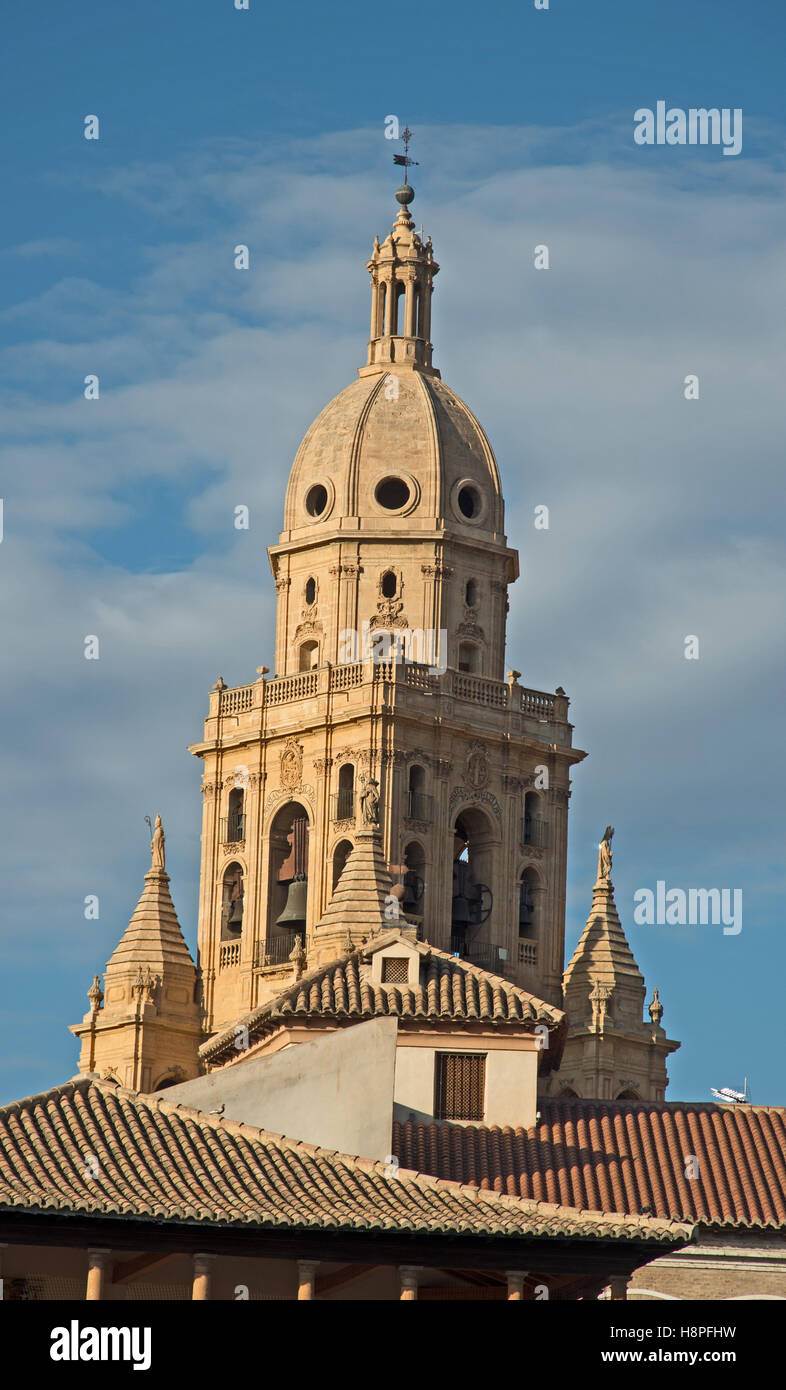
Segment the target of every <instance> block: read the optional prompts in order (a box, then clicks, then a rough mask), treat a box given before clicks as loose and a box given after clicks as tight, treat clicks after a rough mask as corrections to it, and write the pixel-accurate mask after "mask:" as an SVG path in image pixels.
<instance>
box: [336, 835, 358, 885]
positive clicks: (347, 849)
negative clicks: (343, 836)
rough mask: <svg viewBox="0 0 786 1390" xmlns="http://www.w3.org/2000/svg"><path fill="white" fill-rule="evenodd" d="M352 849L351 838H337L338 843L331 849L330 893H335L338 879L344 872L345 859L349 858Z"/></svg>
mask: <svg viewBox="0 0 786 1390" xmlns="http://www.w3.org/2000/svg"><path fill="white" fill-rule="evenodd" d="M352 850H353V845H352V841H351V840H339V842H338V844H337V845H336V847H335V849H334V850H333V873H332V879H331V892H332V893H335V891H336V888H337V886H338V881H339V879H340V878H341V875H342V874H343V872H344V867H345V865H346V862H347V860H348V859H349V856H350V854H351V853H352Z"/></svg>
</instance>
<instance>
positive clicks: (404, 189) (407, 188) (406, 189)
mask: <svg viewBox="0 0 786 1390" xmlns="http://www.w3.org/2000/svg"><path fill="white" fill-rule="evenodd" d="M414 197H415V190H414V188H412V187H411V185H410V184H408V183H402V185H401V187H400V188H397V189H396V202H397V203H400V204H401V206H402V207H403V208H407V207H409V205H410V203H411V202H413V200H414Z"/></svg>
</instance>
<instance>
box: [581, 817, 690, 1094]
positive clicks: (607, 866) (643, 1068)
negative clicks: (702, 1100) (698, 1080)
mask: <svg viewBox="0 0 786 1390" xmlns="http://www.w3.org/2000/svg"><path fill="white" fill-rule="evenodd" d="M613 834H614V829H613V827H612V826H610V825H608V826H607V827H606V831H605V833H604V836H603V839H602V840H601V842H600V845H599V847H598V876H597V878H596V880H595V886H594V888H593V890H592V908H591V909H590V914H589V917H588V918H587V923H586V926H585V927H584V930H583V932H582V934H581V936H580V938H579V941H578V945H577V946H576V949H575V951H574V952H573V955H572V956H571V959H570V962H569V964H568V967H567V969H566V971H565V974H564V976H563V997H564V1005H563V1007H564V1008H565V1011H566V1013H567V1015H568V1040H567V1042H566V1045H565V1052H564V1054H563V1060H562V1063H561V1067H560V1072H561V1075H562V1078H563V1081H562V1084H563V1085H564V1086H566V1087H568V1088H569V1090H570V1092H571V1093H572V1094H575V1095H580V1096H583V1097H585V1098H589V1097H596V1098H599V1099H609V1098H610V1099H625V1100H631V1099H640V1100H656V1101H657V1100H663V1098H664V1095H665V1091H666V1086H667V1084H668V1077H667V1074H666V1057H667V1056H668V1054H669V1053H670V1052H674V1051H676V1049H677V1048H678V1047H679V1043H678V1042H673V1041H671V1040H670V1039H669V1038H667V1037H666V1034H665V1033H664V1031H663V1029H662V1027H661V1024H660V1020H661V1018H662V1016H663V1006H662V1004H661V1002H660V999H659V997H658V991H657V990H656V991H655V995H654V998H653V1001H652V1004H651V1005H650V1008H649V1014H650V1020H649V1022H647V1023H645V1022H644V1019H643V1013H644V1002H645V999H646V987H645V983H644V976H643V975H642V973H641V971H640V970H639V967H638V965H637V964H636V960H635V957H634V955H633V952H632V950H631V948H630V945H629V944H628V939H627V937H626V935H625V932H624V930H623V926H622V922H621V921H620V916H619V913H618V911H617V904H616V902H615V901H614V885H613V883H612V881H611V876H610V875H611V860H612V852H611V840H612V836H613Z"/></svg>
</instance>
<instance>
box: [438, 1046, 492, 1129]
mask: <svg viewBox="0 0 786 1390" xmlns="http://www.w3.org/2000/svg"><path fill="white" fill-rule="evenodd" d="M485 1081H486V1056H485V1053H482V1052H438V1053H437V1055H436V1067H435V1073H434V1114H435V1116H436V1118H437V1119H438V1120H482V1119H483V1114H484V1109H483V1093H484V1087H485Z"/></svg>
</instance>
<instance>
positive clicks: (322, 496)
mask: <svg viewBox="0 0 786 1390" xmlns="http://www.w3.org/2000/svg"><path fill="white" fill-rule="evenodd" d="M358 523H359V525H360V528H361V529H362V530H363V531H364V532H368V531H375V530H379V531H385V532H386V533H387V534H390V533H391V532H397V531H399V532H401V531H403V532H411V531H412V530H413V529H414V530H419V531H420V530H424V529H427V530H431V529H434V528H437V527H438V528H440V529H441V530H443V531H444V530H447V531H459V530H460V531H462V532H464V533H470V534H473V535H476V536H477V538H478V539H479V540H480V539H483V540H484V541H486V542H488V541H492V542H493V541H497V542H502V544H504V538H503V536H502V531H503V526H504V519H503V502H502V491H501V487H500V479H499V471H498V469H497V463H496V459H495V458H494V453H493V450H492V448H491V445H490V444H489V441H488V439H487V438H486V435H485V433H484V432H483V429H482V428H481V426H480V424H479V423H478V421H477V420H476V418H475V416H474V415H473V414H472V411H471V410H470V409H469V408H468V406H466V405H465V404H464V402H463V401H462V400H461V399H460V398H459V397H458V396H457V395H456V393H455V392H454V391H451V389H450V387H449V386H446V385H445V383H444V382H443V381H440V380H439V378H438V377H436V376H430V375H428V376H427V375H425V374H424V373H423V372H421V371H419V370H417V368H412V367H409V368H407V369H406V370H402V369H400V368H398V367H397V368H395V369H388V368H383V367H380V368H378V369H376V370H375V371H374V372H373V374H372V375H364V376H362V377H361V378H360V380H359V381H355V382H353V383H352V385H351V386H347V387H346V389H345V390H344V391H341V392H340V393H339V394H338V395H337V396H335V397H334V399H333V400H332V401H331V402H330V403H329V404H328V405H326V406H325V408H324V410H323V411H322V412H321V413H320V414H319V415H318V416H317V419H316V420H315V421H314V423H313V425H312V426H311V428H310V430H309V431H308V433H307V435H306V437H305V439H304V440H303V443H302V444H301V446H300V448H299V450H298V452H297V456H296V458H295V462H294V464H293V467H292V472H291V474H290V478H289V487H288V488H287V496H286V503H285V508H284V534H282V536H281V540H282V541H286V540H293V539H295V538H296V537H298V538H299V537H301V536H302V537H304V538H305V537H312V538H313V539H314V540H317V539H319V535H320V533H321V534H325V533H327V532H332V531H336V530H341V529H346V528H347V525H349V527H350V529H352V530H357V529H358Z"/></svg>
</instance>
